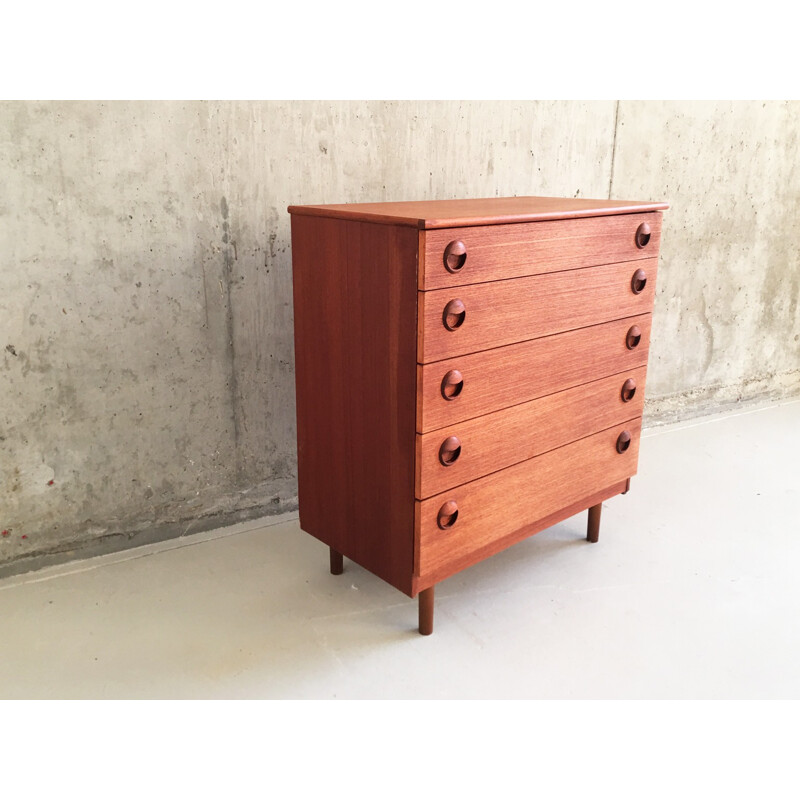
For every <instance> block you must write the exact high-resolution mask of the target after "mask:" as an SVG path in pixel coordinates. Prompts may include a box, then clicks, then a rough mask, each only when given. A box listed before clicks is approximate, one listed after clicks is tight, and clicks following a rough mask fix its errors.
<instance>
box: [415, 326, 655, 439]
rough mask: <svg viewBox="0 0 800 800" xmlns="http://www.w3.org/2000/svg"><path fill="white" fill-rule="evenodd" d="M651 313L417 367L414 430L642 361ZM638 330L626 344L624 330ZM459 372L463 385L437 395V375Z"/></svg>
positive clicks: (448, 422) (514, 402) (513, 402)
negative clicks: (635, 342) (635, 341)
mask: <svg viewBox="0 0 800 800" xmlns="http://www.w3.org/2000/svg"><path fill="white" fill-rule="evenodd" d="M650 323H651V317H650V314H643V315H639V316H636V317H628V318H627V319H621V320H615V321H614V322H606V323H604V324H602V325H593V326H591V327H587V328H579V329H578V330H574V331H568V332H566V333H557V334H554V335H553V336H544V337H542V338H541V339H532V340H531V341H528V342H520V343H518V344H510V345H506V346H505V347H498V348H495V349H494V350H485V351H484V352H481V353H473V354H472V355H466V356H458V357H456V358H450V359H446V360H444V361H437V362H435V363H433V364H424V365H419V366H418V367H417V376H418V378H417V381H418V384H417V432H418V433H427V432H428V431H432V430H437V429H439V428H443V427H445V426H448V427H449V426H452V425H454V424H456V423H457V422H462V421H464V420H467V419H472V418H473V417H479V416H481V415H483V414H489V413H491V412H492V411H498V410H499V409H501V408H508V407H509V406H513V405H517V404H519V403H525V402H527V401H529V400H533V399H534V398H537V397H542V396H544V395H547V394H553V393H554V392H560V391H562V390H564V389H569V388H570V387H572V386H578V385H580V384H582V383H588V382H589V381H592V380H597V379H598V378H600V377H603V376H607V375H616V374H617V373H619V372H623V371H624V370H630V369H634V368H635V367H641V366H643V365H645V364H646V363H647V350H648V345H649V342H650ZM634 325H636V326H638V327H639V328H640V329H641V341H640V344H639V346H638V347H636V348H635V349H634V350H629V349H628V348H627V347H626V344H625V339H626V335H627V332H628V330H629V328H631V327H633V326H634ZM450 371H458V372H460V373H461V376H462V378H463V388H462V389H461V391H460V392H459V394H458V396H457V397H455V398H454V399H451V400H445V399H444V398H443V397H442V386H441V384H442V379H443V377H444V376H445V374H447V373H448V372H450Z"/></svg>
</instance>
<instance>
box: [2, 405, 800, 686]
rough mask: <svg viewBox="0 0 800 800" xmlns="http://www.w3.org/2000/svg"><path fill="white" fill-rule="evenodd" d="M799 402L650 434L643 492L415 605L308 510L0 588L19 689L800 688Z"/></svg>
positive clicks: (6, 644) (8, 658)
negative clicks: (430, 627)
mask: <svg viewBox="0 0 800 800" xmlns="http://www.w3.org/2000/svg"><path fill="white" fill-rule="evenodd" d="M798 452H800V402H793V403H786V404H782V405H779V406H772V407H769V408H765V409H756V410H752V411H749V412H746V413H739V414H732V415H725V416H719V417H707V418H705V419H703V420H700V421H695V422H692V423H687V424H680V425H676V426H671V427H665V428H658V429H654V430H650V431H648V432H646V433H645V441H644V442H643V443H642V449H641V457H640V465H639V475H638V476H637V477H636V478H634V480H633V481H632V487H631V492H630V494H628V495H627V496H625V497H617V498H614V499H613V500H611V501H609V502H608V503H606V504H605V507H604V511H603V521H602V526H601V532H600V542H599V544H597V545H590V544H588V543H587V542H585V540H584V538H583V537H584V533H585V523H586V514H585V513H584V514H580V515H579V516H577V517H574V518H572V519H570V520H568V521H566V522H565V523H562V524H560V525H557V526H555V527H554V528H551V529H550V530H548V531H545V532H542V533H540V534H538V535H537V536H535V537H533V538H531V539H529V540H527V541H526V542H523V543H521V544H519V545H517V546H515V547H513V548H511V549H510V550H507V551H505V552H504V553H500V554H498V555H496V556H495V557H494V558H492V559H490V560H489V561H486V562H484V563H482V564H479V565H477V566H475V567H473V568H471V569H469V570H467V571H465V572H463V573H461V574H460V575H457V576H455V577H453V578H451V579H449V580H447V581H445V582H444V583H442V584H440V585H439V587H438V588H437V598H436V619H435V631H434V635H433V636H430V637H421V636H419V635H418V634H417V633H416V630H415V627H416V613H417V608H416V601H412V600H410V599H409V598H407V597H405V596H404V595H402V594H400V593H399V592H397V591H396V590H394V589H392V588H391V587H390V586H388V585H386V584H384V583H383V582H381V581H380V580H378V579H377V578H374V577H373V576H372V575H370V574H369V573H367V572H365V571H364V570H362V569H361V568H360V567H357V566H356V565H354V564H353V563H352V562H349V561H345V573H344V575H341V576H339V577H334V576H332V575H330V574H329V573H328V571H327V570H328V553H327V548H326V547H325V546H324V545H322V544H321V543H320V542H318V541H317V540H315V539H313V538H312V537H310V536H307V535H305V534H303V533H301V532H300V530H299V528H298V524H297V521H296V519H295V518H294V517H284V518H282V519H276V518H269V519H264V520H260V521H257V522H250V523H246V524H242V525H237V526H235V527H232V528H227V529H223V530H219V531H214V532H210V533H206V534H200V535H195V536H191V537H190V538H187V539H185V540H178V541H175V540H173V541H171V542H166V543H163V544H161V545H156V546H147V547H142V548H138V549H136V550H130V551H127V552H125V553H120V554H115V555H112V556H102V557H100V558H96V559H91V560H87V561H82V562H75V563H73V564H70V565H66V566H61V567H56V568H50V569H46V570H41V571H39V572H36V573H30V574H28V575H23V576H18V577H14V578H8V579H5V580H3V581H0V697H2V698H631V699H634V698H686V699H701V698H724V699H771V698H780V699H784V698H798V697H800V631H799V630H798V628H799V627H800V626H799V625H798V620H799V619H800V580H798V577H797V575H798V565H800V522H798V511H797V509H798V507H800V468H799V467H798V460H797V453H798Z"/></svg>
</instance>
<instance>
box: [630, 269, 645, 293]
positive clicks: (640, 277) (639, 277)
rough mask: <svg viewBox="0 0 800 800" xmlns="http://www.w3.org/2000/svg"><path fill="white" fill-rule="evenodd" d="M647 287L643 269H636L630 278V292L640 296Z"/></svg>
mask: <svg viewBox="0 0 800 800" xmlns="http://www.w3.org/2000/svg"><path fill="white" fill-rule="evenodd" d="M645 286H647V273H646V272H645V271H644V270H643V269H637V270H636V272H634V273H633V277H632V278H631V291H632V292H633V293H634V294H641V293H642V292H643V291H644V287H645Z"/></svg>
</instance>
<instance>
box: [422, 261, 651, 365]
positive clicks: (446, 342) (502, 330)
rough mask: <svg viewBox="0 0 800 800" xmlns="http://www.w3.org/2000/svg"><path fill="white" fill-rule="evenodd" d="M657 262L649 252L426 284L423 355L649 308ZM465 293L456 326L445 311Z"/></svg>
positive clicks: (483, 346) (443, 354) (434, 356)
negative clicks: (525, 273)
mask: <svg viewBox="0 0 800 800" xmlns="http://www.w3.org/2000/svg"><path fill="white" fill-rule="evenodd" d="M657 266H658V259H657V258H648V259H642V260H639V261H633V262H631V261H624V262H621V263H617V264H608V265H604V266H598V267H585V268H583V269H574V270H567V271H565V272H551V273H546V274H542V275H533V276H530V277H525V278H514V279H513V280H507V281H493V282H491V283H479V284H475V285H472V286H461V287H458V288H456V289H449V288H448V289H437V290H436V291H429V292H420V293H419V309H420V310H419V316H418V322H419V343H418V347H417V360H418V361H419V362H420V363H421V364H426V363H428V362H431V361H439V360H441V359H444V358H450V357H452V356H457V355H463V354H466V353H475V352H478V351H481V350H489V349H490V348H493V347H500V346H502V345H506V344H511V343H512V342H522V341H525V340H527V339H535V338H537V337H539V336H547V335H549V334H552V333H560V332H562V331H569V330H573V329H574V328H582V327H584V326H586V325H595V324H597V323H599V322H609V321H610V320H614V319H620V318H622V317H632V316H634V315H635V314H644V313H649V312H650V311H652V310H653V298H654V296H655V285H656V271H657ZM639 271H643V273H644V274H645V275H646V282H645V284H644V289H643V290H642V291H641V292H640V293H639V294H635V293H634V291H633V288H632V280H633V276H634V274H635V273H638V272H639ZM459 301H460V303H461V304H463V322H461V324H460V325H458V327H456V328H455V329H454V330H451V329H449V328H448V327H447V325H446V322H447V319H445V315H444V312H445V310H446V308H447V307H448V304H450V303H456V302H459ZM450 319H451V320H452V319H453V318H452V317H451V318H450ZM456 321H460V318H459V319H458V320H456Z"/></svg>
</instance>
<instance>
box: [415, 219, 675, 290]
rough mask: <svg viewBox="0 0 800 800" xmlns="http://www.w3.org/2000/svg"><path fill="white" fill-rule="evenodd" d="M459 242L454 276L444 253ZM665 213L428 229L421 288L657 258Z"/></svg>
mask: <svg viewBox="0 0 800 800" xmlns="http://www.w3.org/2000/svg"><path fill="white" fill-rule="evenodd" d="M642 224H647V225H649V226H650V230H651V233H650V240H649V242H648V243H647V245H646V246H645V247H642V248H639V247H637V245H636V231H637V229H638V228H639V226H640V225H642ZM454 240H459V241H461V242H463V243H464V244H465V245H466V248H467V253H466V255H467V257H466V261H465V263H464V266H463V267H462V268H461V269H460V270H459V271H458V272H456V273H451V272H448V271H447V269H445V266H444V261H443V258H444V250H445V248H446V247H447V245H448V244H449V243H450V242H452V241H454ZM660 241H661V212H659V211H656V212H649V213H647V214H621V215H619V216H615V217H588V218H585V219H562V220H556V221H548V222H524V223H519V224H516V225H503V226H499V227H498V226H495V225H487V226H476V227H469V228H443V229H440V230H429V231H427V235H426V237H425V271H424V273H423V272H420V278H419V280H420V283H419V288H420V289H425V290H430V289H442V288H445V287H453V286H464V285H467V284H472V283H483V282H485V281H497V280H505V279H507V278H521V277H523V276H525V275H538V274H541V273H544V272H560V271H561V270H566V269H578V268H580V267H591V266H596V265H599V264H612V263H615V262H617V261H635V260H637V259H640V258H653V257H655V256H657V255H658V248H659V244H660Z"/></svg>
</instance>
